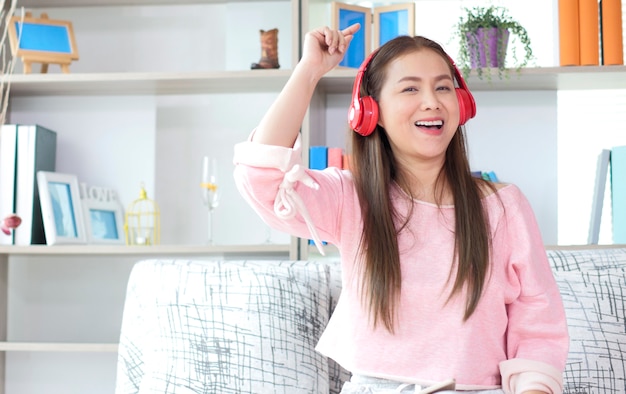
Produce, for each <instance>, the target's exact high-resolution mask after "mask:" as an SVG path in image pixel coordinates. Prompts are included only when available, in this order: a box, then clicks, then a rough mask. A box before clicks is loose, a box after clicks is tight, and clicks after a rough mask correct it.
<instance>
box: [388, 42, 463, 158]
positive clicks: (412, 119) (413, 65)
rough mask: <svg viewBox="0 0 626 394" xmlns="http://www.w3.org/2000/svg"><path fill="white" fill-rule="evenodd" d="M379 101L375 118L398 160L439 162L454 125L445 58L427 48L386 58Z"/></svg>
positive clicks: (451, 84) (454, 100)
mask: <svg viewBox="0 0 626 394" xmlns="http://www.w3.org/2000/svg"><path fill="white" fill-rule="evenodd" d="M378 106H379V122H378V123H379V124H380V125H381V126H383V127H384V128H385V130H386V131H387V135H388V137H389V141H390V143H391V147H392V149H393V153H394V155H395V157H396V160H397V161H398V162H400V163H404V164H405V165H409V166H413V165H414V164H416V163H423V164H428V165H435V166H437V167H441V165H443V162H444V160H445V152H446V149H447V147H448V144H449V143H450V140H451V139H452V137H453V136H454V133H455V132H456V130H457V128H458V126H459V103H458V101H457V97H456V92H455V90H454V80H453V76H452V74H451V73H450V68H449V66H448V63H446V61H445V60H444V59H443V58H442V57H441V56H440V55H439V54H437V53H436V52H434V51H433V50H431V49H428V48H426V49H422V50H419V51H415V52H410V53H408V54H405V55H402V56H401V57H399V58H397V59H395V60H393V61H392V62H391V63H389V64H388V65H387V69H386V79H385V81H384V82H383V85H382V88H381V91H380V95H379V98H378Z"/></svg>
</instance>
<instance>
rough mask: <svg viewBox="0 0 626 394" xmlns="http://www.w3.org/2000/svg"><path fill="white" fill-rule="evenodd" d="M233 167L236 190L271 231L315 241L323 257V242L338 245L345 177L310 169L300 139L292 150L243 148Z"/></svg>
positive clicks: (246, 144)
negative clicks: (303, 159) (342, 180)
mask: <svg viewBox="0 0 626 394" xmlns="http://www.w3.org/2000/svg"><path fill="white" fill-rule="evenodd" d="M233 161H234V164H235V172H234V177H235V183H236V186H237V189H238V190H239V192H240V194H241V195H242V196H243V198H244V199H245V200H246V201H247V202H248V203H249V204H250V206H251V207H252V208H253V209H254V210H255V211H256V212H257V213H258V214H259V215H260V216H261V218H262V219H263V220H264V221H265V222H266V223H267V224H268V225H269V226H271V227H273V228H276V229H278V230H280V231H284V232H287V233H289V234H292V235H294V236H297V237H301V238H310V239H313V241H314V242H315V245H316V246H317V248H318V250H319V251H320V253H321V254H324V250H323V247H322V239H324V240H325V241H329V242H333V243H334V242H335V241H336V236H337V223H338V217H339V213H340V212H341V198H339V196H340V195H341V190H340V189H341V187H342V182H341V176H340V175H339V171H338V170H336V169H326V170H323V171H316V170H310V169H307V168H306V167H305V166H304V165H303V164H302V159H301V145H300V136H298V138H297V139H296V142H295V144H294V146H293V148H285V147H279V146H272V145H264V144H259V143H255V142H252V141H250V140H248V141H245V142H241V143H239V144H237V145H235V151H234V159H233Z"/></svg>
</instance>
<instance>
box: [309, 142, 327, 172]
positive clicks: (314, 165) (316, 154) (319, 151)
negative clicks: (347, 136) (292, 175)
mask: <svg viewBox="0 0 626 394" xmlns="http://www.w3.org/2000/svg"><path fill="white" fill-rule="evenodd" d="M326 167H328V147H327V146H312V147H310V148H309V168H310V169H312V170H323V169H324V168H326Z"/></svg>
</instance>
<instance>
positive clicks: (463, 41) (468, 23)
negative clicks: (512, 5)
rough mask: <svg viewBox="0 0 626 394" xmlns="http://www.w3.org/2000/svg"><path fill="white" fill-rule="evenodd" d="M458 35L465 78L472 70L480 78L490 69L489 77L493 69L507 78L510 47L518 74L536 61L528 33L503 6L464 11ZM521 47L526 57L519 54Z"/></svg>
mask: <svg viewBox="0 0 626 394" xmlns="http://www.w3.org/2000/svg"><path fill="white" fill-rule="evenodd" d="M455 36H456V37H457V38H458V40H459V59H458V62H459V68H460V69H461V71H462V73H463V75H464V77H466V78H467V76H468V75H469V73H470V71H471V69H476V72H477V74H478V77H479V78H482V77H483V70H484V69H487V72H486V75H487V78H488V79H491V72H490V70H491V68H497V69H498V75H499V76H500V78H502V77H503V76H508V74H507V72H506V66H505V59H506V55H507V48H510V49H511V51H512V58H513V60H514V63H515V65H514V66H513V67H514V68H516V70H517V71H518V72H519V71H520V70H521V68H522V67H525V66H526V65H527V64H528V63H529V62H530V61H531V60H532V59H533V51H532V49H531V47H530V38H529V37H528V32H527V31H526V29H525V28H524V26H522V25H521V24H520V23H519V22H517V21H516V20H514V19H513V18H512V17H511V16H510V15H509V14H508V10H507V9H506V8H504V7H500V6H494V5H491V6H486V7H472V8H464V14H463V15H462V16H461V17H460V18H459V21H458V23H457V24H456V32H455ZM509 44H510V45H509ZM520 47H521V49H522V50H523V52H524V54H523V56H519V54H518V52H519V50H520Z"/></svg>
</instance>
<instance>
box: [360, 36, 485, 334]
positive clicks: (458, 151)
mask: <svg viewBox="0 0 626 394" xmlns="http://www.w3.org/2000/svg"><path fill="white" fill-rule="evenodd" d="M422 50H432V51H434V52H435V53H437V54H439V55H440V56H441V57H442V58H444V59H445V60H446V62H447V63H448V65H449V67H450V73H451V75H453V76H454V75H455V73H454V66H453V64H452V63H451V60H450V58H449V57H448V55H447V54H446V53H445V51H444V50H443V48H442V47H441V46H440V45H439V44H438V43H436V42H434V41H432V40H429V39H427V38H424V37H421V36H417V37H408V36H401V37H397V38H395V39H393V40H391V41H389V42H387V43H386V44H385V45H383V46H382V47H381V48H380V49H379V50H378V52H377V53H376V54H375V55H374V57H373V58H372V60H371V61H370V64H369V65H368V67H367V70H366V72H365V74H364V76H363V82H362V84H361V92H360V94H361V97H363V96H366V95H368V96H371V97H373V98H374V99H375V100H377V99H378V97H379V94H380V91H381V88H382V86H383V83H384V81H385V78H386V70H387V65H388V64H389V63H390V62H391V61H392V60H395V59H396V58H398V57H399V56H401V55H404V54H407V53H410V52H414V51H422ZM350 135H351V137H349V143H350V148H351V152H352V162H351V168H352V172H353V174H354V182H355V185H356V190H357V193H358V196H359V201H360V204H361V212H362V216H363V233H362V237H361V243H360V246H359V251H360V254H361V255H362V256H363V258H364V263H363V265H362V266H361V267H360V268H361V272H362V282H361V295H362V299H363V300H364V302H365V305H366V306H367V307H368V308H369V311H370V316H371V317H372V318H373V323H374V326H376V325H377V324H378V323H379V322H382V323H383V324H384V326H385V327H386V328H387V330H389V331H390V332H393V331H394V322H395V313H396V309H397V305H398V301H399V296H400V289H401V282H402V277H401V268H400V253H399V249H398V241H397V236H398V234H399V233H400V231H402V230H403V228H404V226H406V224H407V222H408V220H409V216H410V215H411V213H412V212H413V210H414V209H417V208H416V206H415V205H414V203H413V195H412V193H411V188H410V187H408V179H406V176H405V175H404V173H403V172H402V171H401V168H400V167H399V165H398V163H397V162H396V159H395V157H394V155H393V152H392V150H391V145H390V143H389V140H388V137H387V133H386V131H385V130H384V128H382V127H381V126H380V125H378V126H376V129H375V130H374V132H373V133H372V134H371V135H370V136H367V137H363V136H361V135H359V134H357V133H355V132H350ZM394 182H395V183H396V184H398V185H399V186H400V187H401V188H402V189H404V191H405V192H406V193H407V195H408V196H409V201H410V204H411V208H410V210H409V214H408V216H407V217H400V215H399V214H398V212H397V211H396V209H395V208H394V206H393V204H392V202H391V200H390V192H391V188H392V185H393V183H394ZM446 186H448V187H449V189H450V192H451V194H452V196H453V199H454V206H455V210H454V211H455V240H456V241H455V245H454V257H455V259H458V264H457V265H453V269H452V271H451V272H450V275H451V277H452V275H453V271H454V268H455V267H456V278H455V280H454V286H453V288H452V291H451V294H450V297H452V296H454V295H456V294H460V293H461V292H462V291H463V289H464V288H465V287H466V288H467V298H466V303H465V315H464V319H465V320H467V319H468V318H469V317H470V316H471V315H472V313H473V312H474V311H475V309H476V306H477V305H478V302H479V300H480V297H481V294H482V291H483V287H484V284H485V281H486V277H487V273H488V270H489V251H490V244H491V240H490V235H489V234H490V230H489V223H488V218H487V213H486V212H485V211H484V209H483V206H482V202H481V196H482V195H483V193H482V190H483V189H484V188H485V187H489V188H491V189H492V190H495V186H493V185H492V184H490V183H487V182H485V181H483V180H482V179H477V178H475V177H473V176H472V175H471V172H470V166H469V159H468V155H467V147H466V142H465V134H464V130H463V128H462V127H459V129H458V130H457V132H456V133H455V135H454V137H453V138H452V140H451V141H450V144H449V146H448V148H447V150H446V155H445V163H444V165H443V167H442V169H441V172H440V173H439V175H438V177H437V180H436V185H435V198H436V202H437V204H438V205H441V201H442V196H443V193H444V192H445V191H446Z"/></svg>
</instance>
